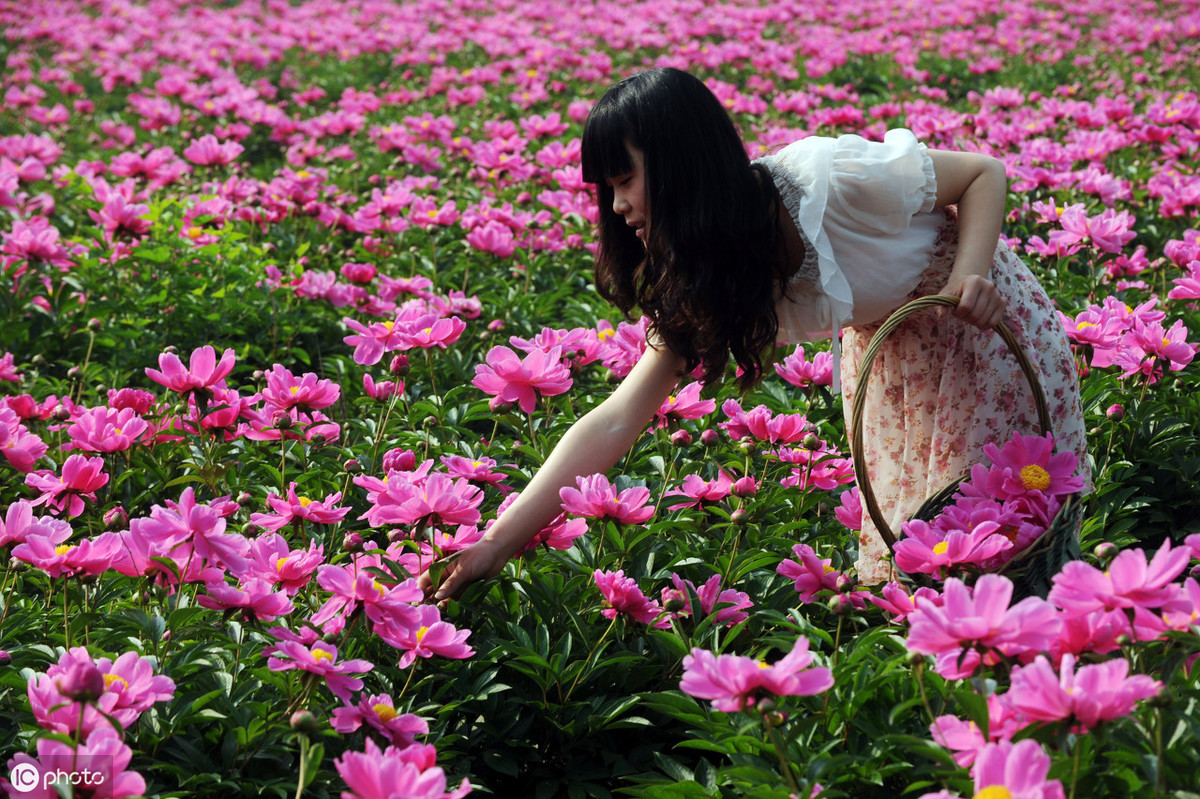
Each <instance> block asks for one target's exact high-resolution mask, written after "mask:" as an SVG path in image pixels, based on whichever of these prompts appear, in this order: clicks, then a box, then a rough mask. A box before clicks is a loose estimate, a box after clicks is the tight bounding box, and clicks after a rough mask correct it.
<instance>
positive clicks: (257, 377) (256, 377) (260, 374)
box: [250, 369, 267, 383]
mask: <svg viewBox="0 0 1200 799" xmlns="http://www.w3.org/2000/svg"><path fill="white" fill-rule="evenodd" d="M266 377H267V373H266V372H264V371H263V370H262V369H255V370H254V371H253V372H251V374H250V379H251V380H253V381H254V382H255V383H261V382H262V381H263V380H265V379H266Z"/></svg>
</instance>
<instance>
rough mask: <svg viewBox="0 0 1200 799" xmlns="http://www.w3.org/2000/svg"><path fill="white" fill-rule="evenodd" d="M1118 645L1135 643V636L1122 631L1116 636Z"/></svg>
mask: <svg viewBox="0 0 1200 799" xmlns="http://www.w3.org/2000/svg"><path fill="white" fill-rule="evenodd" d="M1116 643H1117V646H1129V645H1130V644H1132V643H1133V637H1132V636H1130V635H1129V633H1121V634H1120V635H1118V636H1117V638H1116Z"/></svg>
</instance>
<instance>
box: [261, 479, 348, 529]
mask: <svg viewBox="0 0 1200 799" xmlns="http://www.w3.org/2000/svg"><path fill="white" fill-rule="evenodd" d="M341 499H342V492H340V491H338V492H337V493H334V494H329V495H328V496H326V497H325V499H323V500H314V499H309V498H308V497H306V496H300V495H298V494H296V484H295V483H294V482H293V483H290V484H289V485H288V492H287V495H286V496H283V497H281V496H279V495H277V494H268V495H267V504H268V505H269V506H270V507H271V510H272V511H274V513H252V514H250V523H251V524H257V525H258V526H259V527H261V528H263V529H264V530H267V531H270V532H275V531H276V530H280V529H282V528H284V527H286V526H287V525H289V524H291V523H292V521H293V520H295V519H306V520H308V521H310V522H315V523H317V524H334V523H336V522H340V521H341V520H342V519H343V518H345V516H346V514H347V513H349V512H350V508H349V507H344V508H339V507H335V506H336V505H337V503H338V502H340V501H341Z"/></svg>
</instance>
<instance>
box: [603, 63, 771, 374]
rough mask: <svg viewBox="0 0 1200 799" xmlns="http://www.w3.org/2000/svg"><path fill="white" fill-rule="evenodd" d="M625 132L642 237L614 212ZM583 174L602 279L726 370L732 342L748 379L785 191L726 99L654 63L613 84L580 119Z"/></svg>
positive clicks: (621, 299) (760, 360)
mask: <svg viewBox="0 0 1200 799" xmlns="http://www.w3.org/2000/svg"><path fill="white" fill-rule="evenodd" d="M626 142H628V143H629V145H631V146H632V147H635V148H637V149H639V150H641V151H642V153H643V169H644V181H645V183H644V185H645V192H646V204H647V208H648V216H649V225H648V227H647V234H646V242H645V246H644V247H643V245H642V242H641V241H640V240H639V239H638V238H637V236H636V234H635V233H634V231H633V229H632V228H630V227H629V226H628V225H626V224H625V220H624V219H623V218H622V217H621V216H619V215H617V214H616V213H614V212H613V208H612V205H613V189H612V187H611V186H610V185H608V182H607V178H611V177H616V176H619V175H624V174H626V173H628V172H630V171H631V170H632V164H631V162H630V159H629V152H628V150H627V149H626ZM582 144H583V147H582V158H583V178H584V180H585V181H587V182H589V183H594V184H595V185H596V195H597V202H598V203H599V211H600V221H599V245H600V246H599V251H598V253H597V256H596V288H597V289H598V291H599V292H600V294H601V295H602V296H603V297H604V298H605V299H607V300H608V301H609V302H612V303H613V304H615V305H616V306H617V307H618V308H620V309H621V311H622V312H623V313H625V314H626V315H628V314H629V313H630V312H631V311H632V310H633V308H635V307H637V308H639V309H640V310H641V312H642V313H643V314H645V315H646V316H647V317H648V318H649V320H650V323H651V326H652V328H653V330H654V332H655V333H657V335H658V337H659V338H660V339H662V341H663V342H664V343H665V344H666V345H667V346H668V347H669V348H670V349H671V350H672V351H673V352H675V353H676V354H678V355H680V356H682V357H683V358H685V359H686V361H687V367H686V370H687V371H691V370H692V369H694V368H695V367H696V366H697V365H702V366H703V369H704V376H703V380H704V382H705V383H712V382H716V381H717V380H719V379H720V378H721V377H722V376H723V375H724V372H725V367H726V365H727V363H728V360H729V355H730V354H732V355H733V358H734V361H736V362H737V364H738V365H739V366H740V367H741V368H742V375H741V377H740V378H739V385H740V386H741V388H743V389H745V388H748V387H749V386H750V385H752V384H753V383H754V382H755V381H756V380H757V379H759V378H760V377H761V376H762V374H763V370H764V368H765V366H766V363H767V361H768V360H769V359H770V356H771V354H772V350H773V347H774V345H775V337H776V334H777V333H778V326H779V323H778V319H777V317H776V315H775V301H776V298H777V297H778V296H779V294H780V292H781V291H782V290H783V288H784V284H785V281H786V265H785V264H784V263H783V259H782V258H780V257H779V255H778V247H777V243H778V236H777V230H778V227H777V225H778V218H779V213H780V211H779V208H780V205H781V203H780V201H779V195H778V193H777V192H776V190H775V187H774V184H773V183H772V181H771V176H770V174H769V173H767V171H766V170H765V169H763V168H762V167H757V166H751V164H750V159H749V157H748V156H747V155H746V150H745V147H744V145H743V144H742V140H741V137H740V136H739V135H738V132H737V129H736V128H735V127H734V124H733V120H732V119H730V117H729V114H728V113H727V112H726V110H725V108H724V107H723V106H722V105H721V103H720V101H719V100H717V98H716V97H715V96H714V95H713V93H712V92H711V91H709V89H708V87H707V86H705V85H704V83H703V82H701V81H700V80H699V79H698V78H696V77H695V76H693V75H690V74H688V73H687V72H683V71H682V70H678V69H671V68H667V69H654V70H650V71H648V72H642V73H639V74H637V75H634V76H633V77H631V78H627V79H625V80H623V81H621V82H620V83H618V84H616V85H615V86H613V87H612V88H611V89H609V90H608V92H607V93H606V94H605V95H604V96H603V97H602V98H601V99H600V101H599V102H598V103H597V104H596V106H595V108H593V109H592V112H591V113H590V114H589V115H588V119H587V122H586V124H585V125H584V130H583V142H582Z"/></svg>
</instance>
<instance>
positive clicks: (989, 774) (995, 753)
mask: <svg viewBox="0 0 1200 799" xmlns="http://www.w3.org/2000/svg"><path fill="white" fill-rule="evenodd" d="M1049 773H1050V756H1049V755H1047V754H1046V752H1045V750H1044V749H1042V745H1041V744H1039V743H1038V742H1037V741H1035V740H1033V739H1031V738H1027V739H1025V740H1023V741H1019V742H1018V743H1015V744H1012V743H1009V742H1007V741H1000V742H998V743H993V744H988V745H987V746H985V747H984V748H983V751H982V752H980V753H979V757H978V758H976V760H975V767H974V768H973V769H972V770H971V775H972V776H973V777H974V778H975V795H976V796H980V795H989V794H987V790H988V789H989V788H998V789H1002V790H1003V791H1005V792H1006V793H1007V795H1008V796H1011V797H1012V799H1063V796H1064V794H1063V788H1062V783H1060V782H1059V781H1058V780H1047V779H1046V777H1047V775H1048V774H1049ZM991 794H994V795H1000V796H1003V795H1004V794H1002V793H1000V791H999V790H993V791H992V792H991Z"/></svg>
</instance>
